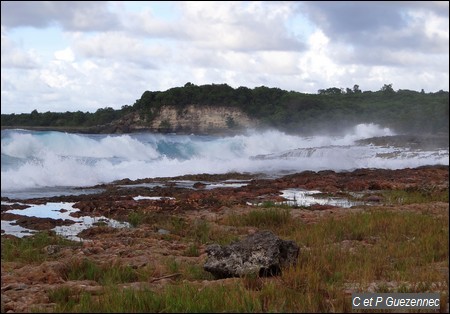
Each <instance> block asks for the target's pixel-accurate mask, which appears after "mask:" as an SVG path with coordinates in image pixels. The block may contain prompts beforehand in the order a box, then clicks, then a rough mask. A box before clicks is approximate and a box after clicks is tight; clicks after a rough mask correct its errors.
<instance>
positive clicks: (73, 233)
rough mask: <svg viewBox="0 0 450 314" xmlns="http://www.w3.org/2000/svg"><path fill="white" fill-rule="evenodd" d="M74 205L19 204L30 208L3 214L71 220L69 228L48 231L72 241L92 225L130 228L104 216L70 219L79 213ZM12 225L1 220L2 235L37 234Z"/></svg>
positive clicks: (62, 227)
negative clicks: (72, 214) (99, 224)
mask: <svg viewBox="0 0 450 314" xmlns="http://www.w3.org/2000/svg"><path fill="white" fill-rule="evenodd" d="M74 204H75V203H65V202H62V203H46V204H41V205H35V204H25V203H23V204H22V203H21V205H28V206H30V207H28V208H25V209H11V210H8V211H6V212H5V213H11V214H17V215H21V216H27V217H36V218H51V219H63V220H65V219H70V220H73V221H75V223H74V224H71V225H69V226H57V227H55V228H53V229H50V230H54V231H55V232H56V233H57V234H59V235H61V236H63V237H65V238H67V239H70V240H74V241H82V239H81V238H79V237H78V236H77V234H78V233H80V232H81V231H83V230H85V229H88V228H90V227H92V226H94V224H96V223H102V224H105V225H107V226H110V227H114V228H127V227H129V226H130V225H129V224H128V223H127V222H119V221H116V220H114V219H110V218H106V217H104V216H100V217H89V216H82V217H79V218H75V217H72V216H70V214H71V213H75V212H77V211H79V209H77V208H74V207H73V205H74ZM2 205H11V204H10V203H6V202H2ZM14 223H15V221H5V220H2V230H4V231H5V233H4V234H11V235H14V236H16V237H19V238H21V237H24V236H29V235H32V234H34V233H36V232H37V231H36V230H31V229H27V228H23V227H21V226H18V225H14Z"/></svg>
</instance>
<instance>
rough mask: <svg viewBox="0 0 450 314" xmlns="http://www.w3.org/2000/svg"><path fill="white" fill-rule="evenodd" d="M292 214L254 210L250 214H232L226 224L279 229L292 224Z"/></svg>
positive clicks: (275, 209)
mask: <svg viewBox="0 0 450 314" xmlns="http://www.w3.org/2000/svg"><path fill="white" fill-rule="evenodd" d="M291 218H292V217H291V213H290V212H289V210H288V209H278V208H267V209H261V210H253V211H251V212H249V213H248V214H242V215H237V214H231V215H229V216H228V217H227V219H226V221H225V223H226V224H229V225H232V226H252V227H258V228H266V227H279V226H282V225H285V224H288V223H290V221H291Z"/></svg>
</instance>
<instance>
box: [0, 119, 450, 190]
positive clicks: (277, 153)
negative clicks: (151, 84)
mask: <svg viewBox="0 0 450 314" xmlns="http://www.w3.org/2000/svg"><path fill="white" fill-rule="evenodd" d="M390 135H394V133H393V132H392V131H391V130H389V129H388V128H383V127H380V126H378V125H374V124H360V125H357V126H355V127H353V128H352V130H351V131H350V132H349V133H348V134H346V135H343V136H323V135H321V136H310V137H302V136H298V135H288V134H285V133H283V132H280V131H277V130H267V131H252V130H249V131H248V132H247V133H246V134H243V135H236V136H228V137H219V136H196V135H175V134H168V135H163V134H152V133H140V134H126V135H115V134H114V135H98V134H95V135H94V134H92V135H86V134H68V133H63V132H48V131H45V132H43V131H25V130H2V131H1V191H2V195H3V194H8V192H10V191H21V190H26V189H32V188H41V187H64V186H77V187H81V186H91V185H95V184H99V183H107V182H111V181H114V180H118V179H123V178H129V179H132V180H134V179H139V178H153V177H172V176H177V175H184V174H198V173H210V174H216V173H226V172H231V171H236V172H258V173H259V172H263V173H267V174H270V175H277V174H280V173H282V172H283V173H285V172H300V171H304V170H313V171H318V170H335V171H343V170H354V169H357V168H385V169H400V168H406V167H417V166H421V165H434V164H444V165H448V164H449V159H448V157H449V155H448V148H447V149H444V150H442V149H441V150H413V149H410V148H399V147H395V148H394V147H380V146H373V145H358V144H356V141H357V140H360V139H365V138H371V137H379V136H390Z"/></svg>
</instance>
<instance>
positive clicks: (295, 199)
mask: <svg viewBox="0 0 450 314" xmlns="http://www.w3.org/2000/svg"><path fill="white" fill-rule="evenodd" d="M281 192H282V194H281V196H282V197H284V198H285V199H286V201H285V202H281V204H287V205H289V206H298V207H309V206H311V205H315V204H318V205H331V206H337V207H344V208H349V207H352V206H357V205H364V204H365V203H364V202H358V201H350V200H348V199H346V198H339V197H325V196H323V195H322V192H320V191H314V190H313V191H308V190H303V189H287V190H282V191H281ZM319 194H320V195H319Z"/></svg>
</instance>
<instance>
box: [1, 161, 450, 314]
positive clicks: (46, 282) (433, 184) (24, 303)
mask: <svg viewBox="0 0 450 314" xmlns="http://www.w3.org/2000/svg"><path fill="white" fill-rule="evenodd" d="M448 175H449V168H448V166H426V167H420V168H415V169H401V170H382V169H359V170H355V171H352V172H340V173H338V172H333V171H320V172H309V171H307V172H302V173H298V174H291V175H287V176H284V177H280V178H275V179H267V178H262V177H258V176H257V175H248V174H233V173H231V174H227V175H196V176H184V177H178V178H170V179H146V180H138V181H131V180H128V179H125V180H121V181H117V182H114V183H111V184H108V185H103V186H97V187H96V188H99V187H101V188H104V189H105V190H104V192H102V193H99V194H92V195H81V196H61V197H53V198H46V199H32V200H28V201H26V203H35V204H39V203H45V202H76V204H75V205H74V207H76V208H78V209H79V210H80V211H79V212H77V215H78V216H84V215H89V216H105V217H109V218H113V219H116V220H119V221H129V219H130V214H132V213H133V212H137V211H139V212H141V213H147V214H148V215H147V216H146V217H147V218H146V219H149V218H148V217H151V218H152V219H153V221H148V220H147V221H142V223H140V224H138V225H137V226H136V227H131V228H122V229H115V228H112V227H107V226H95V227H93V228H90V229H87V230H85V231H83V232H82V233H81V234H80V235H79V237H81V238H82V239H84V241H83V242H82V243H81V244H80V245H76V246H54V245H50V246H47V247H46V248H45V253H46V254H48V256H49V260H48V261H44V262H42V263H31V264H24V263H22V262H4V261H3V258H2V264H1V270H2V277H1V302H2V312H3V311H4V312H30V311H31V310H32V309H33V307H35V306H40V307H41V308H42V309H46V308H47V309H49V310H50V309H52V307H53V306H54V304H52V303H51V300H50V299H49V291H51V290H53V289H55V288H57V287H69V288H71V289H74V290H79V291H88V292H90V293H91V294H92V295H97V294H100V293H101V291H102V289H103V286H102V285H100V284H99V283H98V282H96V281H92V280H68V279H67V278H66V274H67V272H68V269H67V268H68V267H70V265H74V263H77V262H79V261H82V260H83V259H85V258H89V259H90V260H92V261H95V262H97V263H98V264H107V265H112V264H120V265H127V266H131V267H132V268H133V269H137V270H142V271H143V272H144V271H145V272H147V273H148V277H147V278H151V279H148V280H146V281H144V282H143V281H136V282H131V283H125V284H120V285H121V286H123V287H124V288H125V287H131V288H139V287H143V286H145V287H148V288H150V289H159V288H161V287H162V286H164V285H166V284H168V283H171V282H173V281H174V280H180V278H177V276H179V274H177V272H173V271H172V272H170V271H168V268H169V266H168V264H169V263H171V262H175V263H177V264H178V265H199V266H202V265H203V264H204V263H205V260H206V257H207V256H206V253H205V244H200V245H199V247H198V254H187V253H186V252H188V251H189V248H190V247H192V244H193V242H192V241H191V240H188V235H192V234H190V233H189V230H190V229H191V230H192V229H193V228H194V226H195V225H196V224H198V223H199V222H202V221H203V222H207V223H208V226H209V228H210V229H211V230H212V233H213V234H216V235H227V236H229V237H235V238H241V237H243V236H245V235H248V234H252V233H254V232H255V231H257V230H256V229H255V228H253V227H234V226H228V225H226V224H223V223H222V222H223V221H224V219H225V217H227V216H228V215H229V214H230V213H233V214H239V213H245V212H248V211H250V210H253V209H255V205H252V204H256V203H259V202H263V201H271V202H278V201H283V200H284V199H283V198H282V197H281V196H280V191H281V190H284V189H288V188H302V189H306V190H319V191H321V192H323V193H326V194H327V196H337V197H358V200H359V201H363V202H364V203H365V204H366V205H360V206H353V207H350V208H339V207H335V206H330V205H313V206H311V207H308V208H302V207H300V208H293V209H291V214H292V217H293V219H298V220H301V221H302V222H304V223H307V224H309V223H315V222H317V221H319V220H320V219H324V218H326V217H330V216H335V217H345V215H346V214H347V213H350V212H357V211H364V210H366V209H367V208H368V207H370V206H368V205H367V204H371V207H373V206H380V207H383V209H386V210H411V211H422V210H424V209H426V210H427V211H429V212H430V213H433V212H435V213H436V214H438V213H441V212H442V210H447V211H448V207H449V204H448V203H443V202H431V203H425V204H410V205H402V206H396V207H393V206H389V205H386V204H385V200H384V199H383V196H382V194H381V193H380V191H383V190H394V189H402V190H408V189H409V190H423V191H435V190H443V189H444V190H445V189H446V190H447V191H448ZM185 180H190V181H189V182H194V183H195V184H193V185H192V187H189V188H183V187H181V186H180V185H177V184H176V183H174V182H176V181H185ZM224 180H236V181H239V182H245V184H246V185H243V186H240V187H218V188H214V189H209V188H208V184H211V183H214V182H224ZM185 182H186V181H185ZM205 182H206V183H205ZM144 183H146V184H148V185H147V186H146V185H145V184H144ZM151 183H158V184H159V186H156V187H152V188H151V187H149V186H150V185H151ZM138 195H141V196H158V197H163V198H162V199H159V200H149V199H142V200H134V199H133V197H135V196H138ZM2 200H3V201H8V202H12V203H14V201H15V200H9V199H5V198H2ZM21 202H23V200H21ZM12 208H14V209H18V208H21V207H20V205H2V208H1V212H2V220H13V219H17V223H18V224H20V225H21V226H23V227H26V228H30V229H33V230H45V229H50V228H53V227H54V226H55V225H61V224H64V223H70V221H69V222H67V221H66V222H64V221H63V222H61V221H54V220H52V219H39V218H24V217H18V216H11V215H10V214H8V213H6V211H7V210H9V209H12ZM167 217H171V219H172V225H171V227H172V230H170V227H168V220H167V219H166V218H167ZM174 217H179V218H182V220H180V221H183V222H185V223H184V224H181V225H180V227H179V229H176V228H175V229H174V224H173V219H174ZM18 218H19V219H18ZM74 220H76V217H74ZM5 237H10V236H9V235H5V234H3V230H2V238H5ZM2 243H3V242H2ZM444 268H445V269H443V271H444V272H446V273H447V276H448V267H445V266H444ZM181 280H183V281H190V282H192V284H197V285H200V286H205V285H213V284H217V283H219V282H220V283H221V284H223V283H227V282H234V281H236V280H239V279H236V278H234V279H233V278H231V279H221V280H212V279H204V280H198V279H190V278H187V277H184V278H182V279H181Z"/></svg>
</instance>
